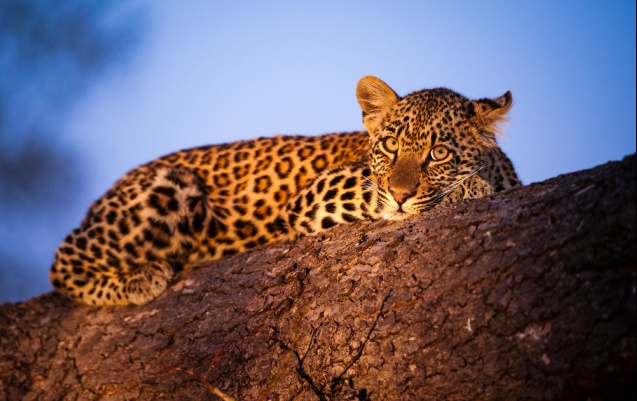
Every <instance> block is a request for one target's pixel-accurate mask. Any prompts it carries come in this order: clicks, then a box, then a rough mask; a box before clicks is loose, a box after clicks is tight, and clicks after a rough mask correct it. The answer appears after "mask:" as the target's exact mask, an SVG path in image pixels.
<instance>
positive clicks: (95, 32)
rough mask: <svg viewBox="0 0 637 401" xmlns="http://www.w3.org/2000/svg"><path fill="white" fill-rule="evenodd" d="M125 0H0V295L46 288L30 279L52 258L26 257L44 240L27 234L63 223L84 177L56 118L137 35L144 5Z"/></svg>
mask: <svg viewBox="0 0 637 401" xmlns="http://www.w3.org/2000/svg"><path fill="white" fill-rule="evenodd" d="M124 4H125V2H121V1H95V2H86V1H82V0H70V1H64V2H54V1H46V0H32V1H27V0H4V1H1V2H0V71H2V72H1V73H0V302H1V301H5V300H16V299H20V298H22V299H23V298H25V297H26V296H27V295H34V292H33V291H38V290H39V291H40V292H41V291H43V290H45V288H48V286H47V287H44V288H42V287H39V288H34V287H38V286H37V284H36V283H46V277H45V276H46V274H42V273H43V272H46V268H47V267H48V266H47V264H48V263H49V262H50V261H48V260H47V261H41V263H42V266H37V269H36V266H29V264H30V263H33V262H34V260H33V259H30V257H31V256H33V252H32V250H33V249H35V248H36V247H38V246H40V247H41V246H43V244H42V240H41V239H40V240H38V239H35V238H33V235H32V234H33V233H34V232H38V231H40V232H51V231H55V227H59V225H60V223H61V222H62V221H63V220H62V219H63V218H64V216H65V215H66V212H68V211H69V210H71V208H73V207H77V205H76V204H74V203H73V199H74V196H73V194H74V193H77V191H80V190H81V182H82V180H83V178H85V177H82V176H81V175H80V174H79V173H78V170H79V169H78V168H77V165H78V163H81V162H82V161H81V156H80V155H78V154H76V153H75V152H74V151H73V150H72V149H70V148H69V147H68V145H66V147H65V146H64V144H63V143H61V141H59V140H58V139H57V138H59V137H60V134H61V132H60V128H59V127H61V126H62V125H63V122H64V121H65V118H66V117H67V116H68V114H69V112H70V111H71V110H72V107H73V106H74V105H76V104H77V103H78V102H79V101H80V99H82V96H83V95H84V94H86V92H87V90H88V89H89V88H90V85H91V84H92V83H93V82H95V79H97V78H99V77H101V76H103V75H104V73H105V72H107V71H108V70H109V69H111V68H112V67H113V66H115V65H117V64H118V63H120V62H122V61H123V60H126V59H127V58H128V57H129V56H130V55H131V53H132V52H131V51H132V49H133V48H134V47H135V46H136V45H137V43H138V41H139V39H140V38H141V35H140V33H141V29H142V27H143V25H144V24H143V23H141V22H143V21H142V20H141V14H139V13H138V12H136V11H133V10H132V9H128V10H126V12H122V10H123V6H124ZM116 13H117V14H116ZM61 235H63V234H61ZM49 246H51V247H52V248H53V247H54V245H53V244H50V245H49ZM51 252H53V249H51ZM30 272H37V275H38V276H42V277H39V278H38V279H36V278H34V277H30V276H33V273H30ZM22 283H28V284H22ZM26 289H28V290H29V291H30V292H29V293H27V294H25V293H23V292H22V291H23V290H26ZM36 293H37V292H36Z"/></svg>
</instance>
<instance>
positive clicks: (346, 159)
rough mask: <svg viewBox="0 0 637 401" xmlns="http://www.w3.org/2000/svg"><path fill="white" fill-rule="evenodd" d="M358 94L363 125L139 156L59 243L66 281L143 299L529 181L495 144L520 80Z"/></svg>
mask: <svg viewBox="0 0 637 401" xmlns="http://www.w3.org/2000/svg"><path fill="white" fill-rule="evenodd" d="M356 98H357V100H358V103H359V105H360V107H361V109H362V120H363V121H362V122H363V126H364V127H365V130H364V131H355V132H343V133H331V134H325V135H320V136H286V135H278V136H272V137H259V138H256V139H250V140H242V141H237V142H234V143H227V144H220V145H209V146H203V147H196V148H190V149H185V150H181V151H178V152H175V153H172V154H168V155H166V156H163V157H160V158H158V159H155V160H153V161H150V162H148V163H146V164H143V165H141V166H139V167H137V168H134V169H132V170H131V171H129V172H128V173H126V174H125V175H124V176H123V177H121V178H120V179H119V180H118V181H117V182H116V183H115V184H114V185H113V186H112V187H111V188H110V189H109V190H108V191H107V192H106V193H105V194H104V195H103V196H102V197H100V198H99V199H97V200H96V201H95V202H94V203H93V204H92V205H91V206H90V208H89V209H88V212H87V213H86V215H85V217H84V218H83V220H82V221H81V223H80V225H79V227H77V228H75V229H73V230H72V231H71V232H70V233H69V234H68V235H67V236H66V237H65V238H64V240H63V241H62V243H61V244H60V246H59V247H58V248H57V250H56V252H55V256H54V261H53V264H52V266H51V268H50V272H49V278H50V281H51V283H52V285H53V287H54V289H55V290H56V291H58V292H60V293H62V294H63V295H65V296H66V297H68V298H70V299H72V300H75V301H77V302H79V303H83V304H88V305H96V306H109V305H129V304H134V305H142V304H145V303H147V302H150V301H151V300H153V299H155V298H157V297H158V296H159V295H160V294H162V293H163V292H164V291H165V290H166V288H168V286H169V285H170V284H171V282H172V281H174V279H175V275H176V274H178V273H179V272H180V271H181V270H184V269H190V268H192V267H193V266H196V265H198V264H200V263H201V262H205V261H212V260H217V259H220V258H223V257H227V256H230V255H233V254H236V253H239V252H246V251H249V250H252V249H254V248H256V247H259V246H262V245H265V244H269V243H272V242H275V241H294V240H296V239H298V238H300V237H303V236H307V235H316V234H318V233H322V232H325V231H326V230H328V229H331V228H332V227H335V226H338V225H342V224H350V223H354V222H358V221H365V220H366V221H370V220H371V221H373V220H390V221H391V220H405V219H407V218H410V217H413V216H416V215H419V214H421V213H425V212H427V211H429V210H431V209H432V208H434V207H436V206H437V205H448V204H453V203H457V202H460V201H462V200H466V199H475V198H479V197H482V196H486V195H490V194H493V193H496V192H500V191H503V190H506V189H508V188H512V187H516V186H519V185H521V182H520V180H519V178H518V176H517V173H516V171H515V169H514V167H513V164H512V162H511V160H510V159H509V158H508V157H507V155H506V154H505V153H504V152H503V151H502V149H501V148H500V147H499V145H498V143H497V137H498V136H502V124H503V123H504V122H506V121H507V115H508V112H509V110H510V109H511V107H512V104H513V98H512V95H511V92H509V91H507V92H506V93H505V94H504V95H502V96H500V97H496V98H482V99H478V100H470V99H469V98H466V97H464V96H463V95H460V94H459V93H457V92H454V91H453V90H451V89H447V88H442V87H441V88H433V89H422V90H419V91H416V92H413V93H410V94H408V95H406V96H404V97H401V96H399V95H397V94H396V92H395V91H394V90H393V89H391V88H390V87H389V86H388V85H387V84H386V83H385V82H383V81H382V80H380V79H379V78H376V77H374V76H365V77H363V78H362V79H360V81H359V82H358V84H357V86H356Z"/></svg>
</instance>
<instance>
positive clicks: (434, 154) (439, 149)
mask: <svg viewBox="0 0 637 401" xmlns="http://www.w3.org/2000/svg"><path fill="white" fill-rule="evenodd" d="M429 154H430V155H431V158H432V159H433V160H434V161H437V162H439V161H442V160H444V159H445V158H446V157H447V156H448V155H449V150H447V148H445V147H444V146H440V145H438V146H435V147H434V148H433V149H431V152H430V153H429Z"/></svg>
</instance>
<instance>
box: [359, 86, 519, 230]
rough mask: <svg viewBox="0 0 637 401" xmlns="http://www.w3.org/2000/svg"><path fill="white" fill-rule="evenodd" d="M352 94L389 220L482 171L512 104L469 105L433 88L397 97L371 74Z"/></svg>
mask: <svg viewBox="0 0 637 401" xmlns="http://www.w3.org/2000/svg"><path fill="white" fill-rule="evenodd" d="M356 96H357V98H358V103H359V104H360V106H361V108H362V109H363V124H364V125H365V128H366V129H367V131H368V133H369V135H370V138H371V141H370V161H371V168H372V173H373V174H374V176H375V177H376V179H375V181H376V182H375V185H377V190H378V196H379V202H380V205H381V215H382V217H383V218H385V219H390V220H400V219H404V218H405V217H407V216H409V215H412V214H418V213H421V212H423V211H426V210H429V209H431V208H432V207H434V206H435V205H437V204H439V203H440V202H441V201H443V200H444V199H445V196H447V195H448V194H450V193H452V192H453V191H454V190H455V189H456V188H457V187H458V186H459V183H462V182H463V180H466V179H468V178H469V177H472V176H473V175H474V174H476V173H478V172H479V171H480V169H481V168H484V167H485V166H484V164H485V163H486V161H485V160H486V158H485V156H486V154H488V153H489V152H490V151H493V149H494V148H497V143H496V138H495V137H496V135H497V134H498V133H499V131H498V125H499V124H500V123H501V122H503V121H505V120H506V113H507V112H508V111H509V109H510V108H511V105H512V96H511V93H510V92H506V93H505V94H504V95H502V96H500V97H498V98H495V99H480V100H469V99H467V98H465V97H464V96H462V95H459V94H457V93H455V92H453V91H451V90H449V89H445V88H437V89H425V90H421V91H417V92H414V93H412V94H409V95H407V96H405V97H403V98H401V97H399V96H398V95H397V94H396V93H395V92H394V91H393V90H392V89H391V88H390V87H389V86H388V85H387V84H385V83H384V82H383V81H381V80H380V79H378V78H376V77H372V76H367V77H364V78H362V79H361V80H360V81H359V83H358V86H357V88H356ZM372 185H373V184H372Z"/></svg>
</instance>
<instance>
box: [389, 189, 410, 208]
mask: <svg viewBox="0 0 637 401" xmlns="http://www.w3.org/2000/svg"><path fill="white" fill-rule="evenodd" d="M389 192H390V193H391V196H393V197H394V200H396V203H398V205H402V204H403V203H405V201H406V200H407V199H409V198H411V197H412V196H414V192H407V191H401V190H399V189H396V190H394V189H392V188H389Z"/></svg>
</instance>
